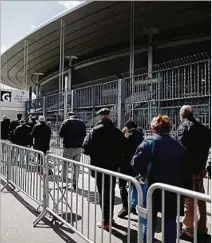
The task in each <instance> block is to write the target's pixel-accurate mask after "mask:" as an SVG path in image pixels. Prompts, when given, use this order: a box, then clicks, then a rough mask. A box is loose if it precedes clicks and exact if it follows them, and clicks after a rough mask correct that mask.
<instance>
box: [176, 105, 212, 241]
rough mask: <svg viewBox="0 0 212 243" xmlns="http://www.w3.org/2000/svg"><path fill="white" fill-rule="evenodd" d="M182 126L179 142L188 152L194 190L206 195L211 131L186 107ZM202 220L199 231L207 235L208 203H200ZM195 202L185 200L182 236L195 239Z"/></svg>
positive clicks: (179, 131) (189, 199)
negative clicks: (206, 168) (205, 183)
mask: <svg viewBox="0 0 212 243" xmlns="http://www.w3.org/2000/svg"><path fill="white" fill-rule="evenodd" d="M180 119H181V124H180V126H179V127H178V129H177V140H178V141H179V143H180V144H182V145H183V146H184V147H185V148H186V149H187V151H188V161H189V165H190V168H191V172H192V174H193V190H194V191H197V192H201V193H204V192H205V190H204V186H203V179H204V177H205V175H206V170H205V167H206V162H207V159H208V154H209V149H210V147H211V133H210V130H209V129H208V128H207V127H206V126H204V125H202V124H201V123H199V122H197V120H196V119H195V118H194V116H193V109H192V107H191V106H189V105H185V106H183V107H182V108H181V109H180ZM198 209H199V214H200V218H199V220H198V231H199V233H202V234H203V235H205V234H206V233H207V227H206V223H207V216H206V203H205V202H204V201H198ZM193 225H194V200H193V199H191V198H187V199H186V200H185V218H184V221H183V232H182V234H183V235H185V236H188V237H191V238H193V230H194V227H193Z"/></svg>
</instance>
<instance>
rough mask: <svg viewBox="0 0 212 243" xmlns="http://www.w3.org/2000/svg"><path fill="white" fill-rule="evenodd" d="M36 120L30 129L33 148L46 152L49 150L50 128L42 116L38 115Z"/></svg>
mask: <svg viewBox="0 0 212 243" xmlns="http://www.w3.org/2000/svg"><path fill="white" fill-rule="evenodd" d="M38 121H39V123H38V124H36V125H35V126H34V128H33V130H32V138H33V139H34V141H33V148H34V149H36V150H39V151H42V152H43V153H44V154H46V152H47V151H48V150H49V144H50V139H51V128H50V127H49V126H48V125H47V124H46V122H45V117H44V116H40V117H39V119H38Z"/></svg>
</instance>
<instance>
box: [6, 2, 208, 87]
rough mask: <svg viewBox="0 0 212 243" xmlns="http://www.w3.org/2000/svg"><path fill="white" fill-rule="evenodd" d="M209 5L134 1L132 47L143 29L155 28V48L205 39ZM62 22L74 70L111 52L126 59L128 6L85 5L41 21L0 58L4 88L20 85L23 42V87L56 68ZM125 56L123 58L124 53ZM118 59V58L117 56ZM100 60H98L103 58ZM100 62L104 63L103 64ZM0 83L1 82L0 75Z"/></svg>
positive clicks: (139, 43) (142, 43) (142, 38)
mask: <svg viewBox="0 0 212 243" xmlns="http://www.w3.org/2000/svg"><path fill="white" fill-rule="evenodd" d="M210 9H211V8H210V2H203V1H199V2H196V1H194V2H186V1H185V2H183V1H181V2H175V1H174V2H172V1H171V2H169V1H164V2H159V1H156V2H152V1H140V2H135V46H136V48H138V49H139V48H142V47H146V46H147V43H148V41H147V34H146V33H145V32H144V29H148V28H151V27H156V28H158V29H159V34H158V35H156V36H155V37H154V43H155V47H156V48H163V46H164V48H165V46H166V45H165V44H169V46H170V45H172V44H170V43H173V45H174V43H177V42H179V43H181V42H183V41H186V40H187V41H188V40H189V41H192V40H193V41H195V40H197V41H198V40H199V41H200V40H210V18H211V13H210ZM61 18H63V19H64V21H65V55H76V56H78V57H79V58H78V60H77V61H76V62H75V68H76V69H77V68H78V69H79V68H82V67H83V66H86V65H92V64H93V63H95V61H96V60H99V59H100V58H101V59H102V60H104V58H107V57H109V56H110V57H112V56H113V55H114V58H115V54H116V53H119V54H120V53H125V54H126V55H129V52H128V51H129V35H130V2H121V1H109V2H104V1H98V2H85V3H83V4H81V5H79V6H77V7H75V8H73V9H71V10H68V11H65V12H63V13H62V14H60V15H58V16H56V17H55V18H53V19H51V20H49V21H47V22H45V23H44V24H42V25H41V26H39V27H38V28H37V29H35V30H34V31H33V32H31V33H29V34H28V35H27V36H25V37H24V38H23V39H22V40H21V41H19V42H18V43H16V44H15V45H13V46H12V47H11V48H10V49H8V50H7V51H6V52H5V53H3V54H2V56H1V59H2V60H1V61H2V71H3V72H2V73H4V70H5V66H6V65H5V59H4V57H3V56H4V54H5V55H6V56H7V61H8V63H7V69H8V75H7V85H9V86H12V87H14V88H22V87H23V84H24V40H26V39H27V40H28V43H29V47H28V53H29V58H28V84H29V85H30V86H35V76H34V75H33V73H35V72H43V73H45V76H44V78H43V79H41V80H40V83H41V84H42V82H44V80H45V77H46V76H48V75H49V74H51V73H52V72H55V71H56V70H58V69H59V56H60V23H61ZM126 51H127V52H128V53H126ZM123 55H124V54H123ZM103 57H104V58H103ZM105 60H106V59H105ZM2 83H5V79H4V74H3V75H2Z"/></svg>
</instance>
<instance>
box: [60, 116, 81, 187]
mask: <svg viewBox="0 0 212 243" xmlns="http://www.w3.org/2000/svg"><path fill="white" fill-rule="evenodd" d="M68 115H69V119H66V120H65V121H64V122H63V124H62V126H61V129H60V133H59V135H60V137H61V138H63V147H64V151H63V157H65V158H67V159H73V160H75V161H78V162H79V161H80V158H81V148H82V144H83V141H84V138H85V136H86V126H85V124H84V122H82V121H81V120H79V119H78V118H77V116H76V115H75V113H74V112H71V111H70V112H69V113H68ZM73 168H74V173H73V188H74V189H76V186H77V184H78V183H77V182H78V177H79V166H77V165H73ZM62 174H63V180H64V181H65V182H66V178H67V176H68V163H67V162H64V163H63V171H62Z"/></svg>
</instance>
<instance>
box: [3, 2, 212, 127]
mask: <svg viewBox="0 0 212 243" xmlns="http://www.w3.org/2000/svg"><path fill="white" fill-rule="evenodd" d="M210 4H211V3H210V2H186V1H185V2H158V1H155V2H152V1H141V2H119V1H112V2H89V3H83V4H81V5H80V6H78V7H76V8H74V9H72V10H70V11H67V12H64V13H62V14H61V15H59V16H56V17H55V18H54V19H52V20H51V21H48V22H46V23H44V24H43V25H42V26H40V27H38V29H37V30H35V31H34V32H33V33H31V34H29V35H28V36H26V37H25V38H24V39H23V40H21V41H20V42H19V43H17V44H16V45H14V46H13V47H11V48H10V49H9V50H7V51H6V52H5V53H4V54H3V55H2V71H3V72H2V73H5V74H6V75H3V76H2V82H3V83H6V84H8V85H10V86H13V87H17V88H21V87H22V88H26V89H29V87H32V89H33V90H34V92H36V93H37V97H38V99H37V100H35V101H33V102H31V101H30V102H28V104H27V113H29V112H34V113H37V114H41V113H43V114H45V115H47V116H49V117H52V116H55V117H57V120H58V119H62V118H63V117H64V116H65V114H66V112H67V110H68V109H74V110H75V111H76V112H77V113H78V114H79V116H80V117H81V118H82V119H83V120H85V121H86V123H87V125H88V126H91V125H94V124H95V122H96V120H95V117H94V114H95V112H96V110H97V109H99V108H100V107H103V106H107V107H109V108H110V109H111V111H112V114H113V117H114V121H116V122H118V124H119V126H121V125H122V123H123V122H124V121H126V120H127V119H129V118H133V119H135V120H136V121H137V122H138V123H139V125H140V126H142V127H143V128H144V129H148V124H149V122H150V120H151V118H152V116H153V115H154V114H157V113H166V114H168V115H169V116H170V117H171V118H172V120H173V123H174V125H175V127H176V126H177V125H178V124H179V119H178V113H179V108H180V106H181V105H183V104H185V103H186V104H191V105H194V107H195V115H196V116H197V118H198V119H200V120H202V122H204V123H205V124H206V125H208V126H210V116H211V115H210V96H211V86H210V78H211V76H210V61H211V58H210V56H211V50H210V42H211V23H210V22H211V21H210V20H211V8H210ZM65 77H67V78H65ZM65 80H66V81H65ZM89 81H90V82H89ZM120 94H121V95H120ZM64 111H65V112H64ZM58 117H59V118H58ZM49 119H50V118H49Z"/></svg>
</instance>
